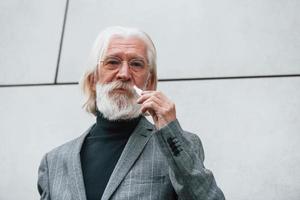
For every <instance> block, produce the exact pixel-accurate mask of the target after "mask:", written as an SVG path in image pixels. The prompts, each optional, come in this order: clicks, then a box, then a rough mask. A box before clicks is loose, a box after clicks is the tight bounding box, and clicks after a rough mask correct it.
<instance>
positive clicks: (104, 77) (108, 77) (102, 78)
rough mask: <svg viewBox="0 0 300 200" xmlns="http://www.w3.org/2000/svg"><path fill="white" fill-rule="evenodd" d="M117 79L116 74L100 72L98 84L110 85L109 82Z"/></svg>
mask: <svg viewBox="0 0 300 200" xmlns="http://www.w3.org/2000/svg"><path fill="white" fill-rule="evenodd" d="M114 77H115V73H113V72H109V73H108V72H105V71H101V70H100V73H99V75H98V83H101V84H103V83H109V82H112V81H113V79H114Z"/></svg>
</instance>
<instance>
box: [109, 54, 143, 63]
mask: <svg viewBox="0 0 300 200" xmlns="http://www.w3.org/2000/svg"><path fill="white" fill-rule="evenodd" d="M106 58H119V59H121V60H122V58H121V56H119V55H117V54H111V55H107V56H105V57H104V59H106ZM129 58H130V60H131V59H141V60H145V61H146V62H148V59H147V58H144V57H142V56H139V55H129Z"/></svg>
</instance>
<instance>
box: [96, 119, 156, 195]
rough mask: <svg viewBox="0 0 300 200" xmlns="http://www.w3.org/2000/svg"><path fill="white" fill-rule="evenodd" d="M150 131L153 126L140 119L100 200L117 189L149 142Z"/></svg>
mask: <svg viewBox="0 0 300 200" xmlns="http://www.w3.org/2000/svg"><path fill="white" fill-rule="evenodd" d="M152 130H153V125H152V124H151V123H150V122H148V121H147V119H146V118H144V117H142V118H141V120H140V122H139V124H138V125H137V127H136V128H135V130H134V131H133V133H132V135H131V136H130V138H129V140H128V142H127V144H126V146H125V148H124V150H123V152H122V154H121V156H120V158H119V160H118V162H117V164H116V166H115V168H114V171H113V172H112V174H111V177H110V179H109V181H108V183H107V185H106V188H105V190H104V193H103V196H102V198H101V200H108V199H109V198H110V197H111V195H112V194H113V193H114V191H115V190H116V189H117V187H118V186H119V184H120V183H121V182H122V180H123V179H124V178H125V176H126V174H127V173H128V172H129V170H130V168H131V167H132V165H133V164H134V162H135V161H136V159H137V158H138V156H139V155H140V154H141V152H142V151H143V149H144V147H145V145H146V144H147V142H148V141H149V139H150V137H151V135H152Z"/></svg>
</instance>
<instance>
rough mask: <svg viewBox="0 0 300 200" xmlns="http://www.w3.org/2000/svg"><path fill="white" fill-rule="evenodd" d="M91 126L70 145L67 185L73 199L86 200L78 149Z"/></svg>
mask: <svg viewBox="0 0 300 200" xmlns="http://www.w3.org/2000/svg"><path fill="white" fill-rule="evenodd" d="M91 128H92V126H91V127H90V128H89V129H88V130H87V131H85V132H84V133H83V134H82V135H81V136H80V137H79V138H77V139H75V140H74V141H73V142H74V143H73V144H71V145H70V156H69V157H68V159H69V160H68V162H67V166H68V172H69V177H70V179H69V186H70V190H71V192H72V195H74V197H76V198H75V199H79V200H86V194H85V187H84V180H83V174H82V168H81V161H80V150H81V147H82V144H83V142H84V139H85V137H86V136H87V135H88V133H89V132H90V130H91Z"/></svg>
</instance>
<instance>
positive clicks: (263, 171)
mask: <svg viewBox="0 0 300 200" xmlns="http://www.w3.org/2000/svg"><path fill="white" fill-rule="evenodd" d="M299 86H300V79H299V78H273V79H243V80H218V81H186V82H185V81H182V82H161V83H159V89H160V90H162V91H164V92H165V93H166V94H167V96H168V97H169V98H171V99H172V100H173V101H174V102H176V107H177V116H178V119H179V121H180V123H181V125H182V127H183V128H184V129H186V130H188V131H191V132H195V133H197V134H198V135H199V136H200V138H201V139H202V142H203V145H204V149H205V153H206V159H205V165H206V167H207V168H210V169H211V170H212V171H213V172H214V175H215V178H216V180H217V182H218V184H219V185H220V187H221V188H222V189H223V191H224V193H225V195H226V197H227V199H233V200H241V199H243V200H252V199H256V200H265V199H278V200H286V199H289V200H297V199H299V198H300V193H299V191H300V179H299V178H298V177H299V176H300V171H299V166H300V155H299V153H298V152H299V151H300V149H299V145H298V144H299V142H300V136H299V129H300V123H299V121H300V115H299V109H300V93H299V91H300V88H299ZM0 95H1V97H5V98H0V119H1V120H2V123H1V126H0V136H1V138H2V140H1V145H0V160H1V161H2V162H1V164H0V171H1V172H2V173H1V174H2V175H1V180H0V199H5V200H15V199H37V198H38V194H37V190H36V180H37V168H38V165H39V162H40V160H41V158H42V155H43V154H44V153H46V152H47V151H49V150H50V149H52V148H54V147H56V146H58V145H60V144H62V143H64V142H66V141H68V140H70V139H72V138H75V137H77V136H78V135H80V134H81V133H82V132H83V131H85V130H86V129H87V128H88V127H89V125H91V124H92V123H93V122H94V118H93V117H91V116H89V115H87V114H86V113H85V112H84V111H83V110H81V108H80V107H81V105H82V103H83V98H82V96H81V94H80V92H79V88H78V86H77V85H73V86H72V85H70V86H52V87H51V86H43V87H17V88H0ZM15 191H18V192H15Z"/></svg>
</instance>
